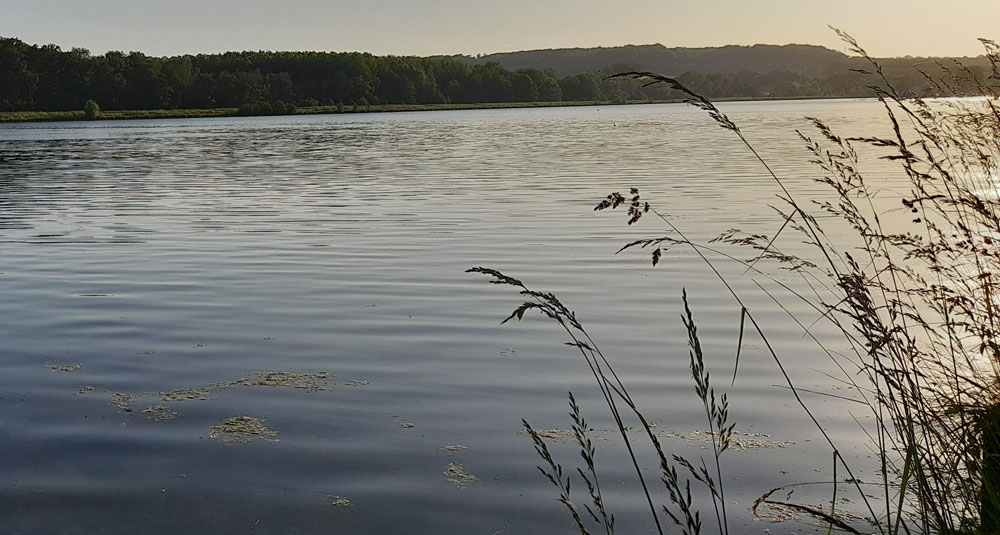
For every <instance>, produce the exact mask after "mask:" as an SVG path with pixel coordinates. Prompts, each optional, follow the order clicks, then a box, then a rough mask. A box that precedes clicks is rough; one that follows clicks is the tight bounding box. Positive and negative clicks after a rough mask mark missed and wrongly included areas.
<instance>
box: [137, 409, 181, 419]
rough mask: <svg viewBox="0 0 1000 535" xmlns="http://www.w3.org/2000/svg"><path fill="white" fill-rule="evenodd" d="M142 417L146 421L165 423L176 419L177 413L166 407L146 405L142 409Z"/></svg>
mask: <svg viewBox="0 0 1000 535" xmlns="http://www.w3.org/2000/svg"><path fill="white" fill-rule="evenodd" d="M142 415H143V416H144V417H145V418H146V419H147V420H153V421H154V422H165V421H167V420H173V419H174V418H177V411H174V410H171V409H170V407H167V406H166V405H146V408H144V409H142Z"/></svg>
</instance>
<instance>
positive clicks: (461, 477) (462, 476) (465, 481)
mask: <svg viewBox="0 0 1000 535" xmlns="http://www.w3.org/2000/svg"><path fill="white" fill-rule="evenodd" d="M441 473H442V474H444V477H445V479H447V480H448V482H449V483H451V484H452V485H455V486H456V487H458V488H460V489H465V488H467V487H469V486H470V485H472V484H473V483H475V482H477V481H479V478H478V477H476V476H474V475H472V474H470V473H468V472H466V471H465V468H463V467H462V465H460V464H455V463H450V464H449V465H448V468H445V470H444V472H441Z"/></svg>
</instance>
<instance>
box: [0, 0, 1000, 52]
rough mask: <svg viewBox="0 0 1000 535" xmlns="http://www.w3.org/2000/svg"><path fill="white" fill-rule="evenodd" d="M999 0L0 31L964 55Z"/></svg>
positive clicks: (84, 42)
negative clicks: (848, 48) (854, 44)
mask: <svg viewBox="0 0 1000 535" xmlns="http://www.w3.org/2000/svg"><path fill="white" fill-rule="evenodd" d="M998 21H1000V0H952V1H942V0H936V1H931V0H913V1H908V2H903V1H897V0H881V2H879V1H877V0H876V1H873V0H836V1H833V0H822V1H820V0H683V1H682V0H564V1H559V2H555V1H551V0H489V1H483V0H362V1H352V2H347V1H344V0H284V1H281V2H278V1H275V0H0V36H4V37H17V38H19V39H22V40H24V41H27V42H29V43H35V44H44V43H55V44H58V45H60V46H62V47H63V48H64V49H68V48H71V47H77V46H79V47H84V48H88V49H90V50H91V52H93V53H97V54H100V53H104V52H106V51H108V50H124V51H130V50H139V51H142V52H145V53H147V54H151V55H157V56H161V55H174V54H184V53H198V52H219V51H225V50H248V49H249V50H328V51H355V50H358V51H365V52H372V53H375V54H400V55H404V54H405V55H430V54H456V53H462V54H477V53H489V52H502V51H509V50H526V49H533V48H562V47H588V46H598V45H600V46H614V45H623V44H650V43H662V44H664V45H666V46H670V47H672V46H720V45H724V44H743V45H747V44H754V43H771V44H787V43H809V44H818V45H824V46H828V47H830V48H834V49H837V50H844V46H843V45H842V44H841V43H840V42H839V41H838V40H837V39H836V37H834V35H833V33H832V32H831V31H830V30H828V29H827V25H833V26H836V27H838V28H841V29H843V30H845V31H847V32H848V33H851V34H852V35H854V37H856V38H857V39H858V40H859V41H861V43H862V45H863V46H865V47H866V48H867V49H868V51H869V52H870V53H872V54H873V55H876V56H902V55H913V56H918V55H977V54H980V53H981V52H982V47H981V46H980V45H979V43H978V42H977V41H976V38H977V37H987V38H993V39H996V40H1000V25H998V24H997V22H998Z"/></svg>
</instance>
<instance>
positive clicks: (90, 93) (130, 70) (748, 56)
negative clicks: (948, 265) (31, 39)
mask: <svg viewBox="0 0 1000 535" xmlns="http://www.w3.org/2000/svg"><path fill="white" fill-rule="evenodd" d="M657 47H659V48H657ZM659 49H662V50H659ZM568 50H570V52H567V51H565V50H564V51H558V50H556V51H551V50H550V51H535V52H534V53H532V52H524V53H511V54H506V55H498V56H497V57H490V56H488V57H485V58H484V57H480V58H471V57H464V56H455V57H427V58H422V57H400V56H374V55H371V54H367V53H359V52H351V53H329V52H264V51H260V52H227V53H224V54H199V55H186V56H175V57H164V58H160V57H151V56H147V55H145V54H142V53H140V52H129V53H123V52H116V51H114V52H108V53H106V54H103V55H93V54H91V53H90V52H89V51H87V50H85V49H81V48H73V49H71V50H62V48H60V47H59V46H56V45H44V46H39V45H30V44H27V43H24V42H23V41H21V40H19V39H15V38H0V111H67V110H81V109H83V107H84V103H85V102H87V101H94V102H96V103H97V104H99V105H100V108H101V109H104V110H127V109H131V110H143V109H147V110H151V109H206V108H241V109H242V110H244V111H246V112H247V113H267V112H269V111H273V112H286V111H290V110H292V109H294V107H295V106H316V105H327V106H335V105H354V106H358V105H361V106H364V105H370V104H441V103H455V104H466V103H491V102H533V101H541V102H554V101H604V102H608V101H610V102H626V101H649V100H669V99H674V98H680V97H681V95H679V94H675V93H672V92H671V90H669V89H668V88H667V87H665V86H663V85H654V86H644V85H643V84H641V83H640V82H637V81H634V80H626V79H606V76H607V75H608V74H610V73H614V72H621V71H626V70H636V69H641V70H653V71H657V72H660V73H663V74H666V75H670V76H676V77H677V78H678V79H680V80H681V82H683V83H684V84H686V85H687V86H688V87H690V88H691V89H693V90H695V91H697V92H700V93H702V94H704V95H706V96H708V97H712V98H724V97H739V98H766V97H772V98H773V97H807V96H815V97H856V96H870V91H869V90H868V88H867V86H868V85H869V83H870V82H871V78H870V74H867V73H864V72H858V71H857V70H853V69H855V67H856V66H857V65H858V64H857V61H858V60H857V59H856V58H849V57H847V56H844V55H843V54H840V53H838V52H835V51H832V50H828V49H824V48H821V47H811V46H810V47H806V46H803V45H789V46H788V47H768V46H756V47H721V48H718V49H665V48H663V47H661V46H660V45H651V46H647V47H618V48H615V49H568ZM657 50H659V51H660V52H663V51H666V52H667V53H668V54H667V55H668V56H670V57H673V58H674V60H676V61H674V63H669V62H668V63H663V62H662V61H661V60H658V59H656V58H657V57H658V56H656V54H654V52H657ZM587 51H590V52H589V54H590V55H589V56H588V55H587V54H588V53H587ZM607 51H614V52H615V54H612V55H608V54H607ZM629 51H632V52H635V53H634V54H632V55H629V54H628V52H629ZM684 51H686V52H684ZM693 51H701V52H698V53H696V52H693ZM542 52H544V54H540V53H542ZM640 52H641V53H640ZM517 54H521V55H522V57H521V60H523V59H524V58H528V57H536V56H537V57H542V58H543V59H544V58H548V59H545V61H544V62H542V63H538V62H537V61H535V62H534V63H531V65H534V66H523V65H527V64H528V63H525V62H522V63H523V65H522V64H521V63H517V62H514V60H513V59H512V58H515V57H516V55H517ZM531 54H535V56H531ZM501 56H502V57H501ZM585 56H586V57H589V58H590V59H588V60H587V61H588V62H589V63H587V62H583V63H587V65H586V67H587V69H588V70H587V71H586V72H576V73H573V74H562V75H561V74H560V72H561V71H562V72H565V70H566V69H568V68H569V67H573V68H575V69H580V68H583V67H581V65H582V63H581V61H582V60H581V59H580V58H583V57H585ZM661 56H662V54H661ZM537 57H536V59H537ZM595 57H596V58H597V59H594V58H595ZM699 57H700V58H701V59H699ZM491 58H492V59H493V60H491ZM572 58H576V59H572ZM602 58H603V59H602ZM678 58H680V59H678ZM661 59H662V58H661ZM494 60H495V61H494ZM521 60H518V61H521ZM611 60H620V61H614V62H613V63H607V64H602V62H603V61H611ZM751 60H752V61H751ZM501 61H503V62H505V63H506V64H507V67H505V66H504V63H501ZM533 61H534V60H533ZM965 61H966V65H967V68H965V69H964V70H963V69H962V68H959V67H960V65H959V64H958V63H957V60H940V61H937V60H933V61H932V60H921V61H920V64H921V69H923V70H925V71H926V70H931V71H935V74H940V72H941V71H942V70H944V69H951V70H952V71H953V72H958V73H959V74H960V76H958V77H957V80H958V82H957V83H958V84H959V85H960V86H961V87H964V88H965V89H964V90H965V91H967V92H970V93H973V92H975V87H976V80H977V79H981V78H983V77H984V76H985V74H986V73H988V72H989V71H988V69H987V67H986V64H985V61H984V60H983V59H982V58H973V59H971V60H965ZM512 62H513V63H512ZM574 62H575V63H574ZM915 62H916V60H912V59H908V58H904V59H893V60H887V62H886V65H887V69H886V72H887V74H888V76H889V77H890V79H891V80H892V81H893V83H894V84H895V87H896V89H897V90H899V91H901V92H904V93H905V92H908V93H910V94H913V95H918V96H929V95H934V94H936V93H937V92H938V90H937V89H936V88H934V87H932V86H930V84H929V83H928V82H927V80H926V78H925V77H924V76H923V74H921V73H920V71H918V70H916V69H914V68H913V65H914V63H915ZM529 63H530V62H529ZM519 65H522V66H519ZM508 67H509V68H508Z"/></svg>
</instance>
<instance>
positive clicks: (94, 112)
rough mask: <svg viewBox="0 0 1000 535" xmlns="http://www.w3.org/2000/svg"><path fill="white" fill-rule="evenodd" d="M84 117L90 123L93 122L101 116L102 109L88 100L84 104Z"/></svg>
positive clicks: (91, 100)
mask: <svg viewBox="0 0 1000 535" xmlns="http://www.w3.org/2000/svg"><path fill="white" fill-rule="evenodd" d="M83 116H84V117H86V118H87V120H88V121H93V120H95V119H97V118H98V117H100V116H101V107H100V106H98V105H97V102H94V100H93V99H90V100H87V102H85V103H84V104H83Z"/></svg>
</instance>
